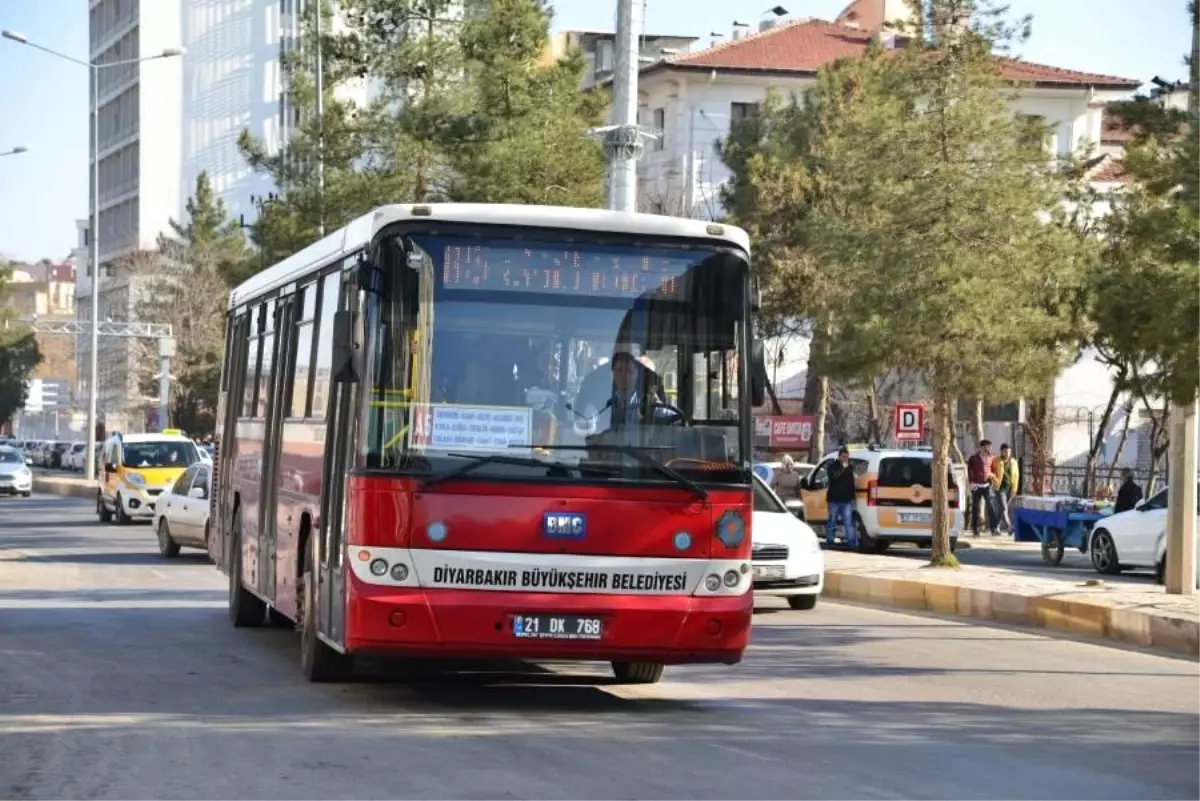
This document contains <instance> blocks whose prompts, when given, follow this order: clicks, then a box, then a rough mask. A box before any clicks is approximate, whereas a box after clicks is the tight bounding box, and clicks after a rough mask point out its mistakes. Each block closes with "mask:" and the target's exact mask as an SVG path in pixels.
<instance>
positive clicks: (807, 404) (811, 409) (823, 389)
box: [804, 322, 830, 462]
mask: <svg viewBox="0 0 1200 801" xmlns="http://www.w3.org/2000/svg"><path fill="white" fill-rule="evenodd" d="M829 336H830V332H829V323H828V322H825V323H822V324H819V325H817V326H816V327H814V328H813V339H812V343H811V345H810V346H809V356H808V375H807V376H805V381H804V412H805V414H810V415H812V416H813V418H814V420H813V438H812V447H811V448H810V449H809V461H812V462H816V461H817V460H818V459H820V458H821V456H822V455H823V453H824V450H825V418H826V417H827V416H828V414H829V377H828V376H826V375H824V370H825V360H824V359H822V358H819V357H818V358H813V357H814V355H818V354H819V355H821V356H825V355H828V353H829Z"/></svg>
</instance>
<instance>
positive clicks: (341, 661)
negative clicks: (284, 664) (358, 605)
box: [300, 537, 354, 682]
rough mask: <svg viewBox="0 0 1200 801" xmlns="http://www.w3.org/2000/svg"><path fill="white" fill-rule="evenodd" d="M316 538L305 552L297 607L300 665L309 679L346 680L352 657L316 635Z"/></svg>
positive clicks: (321, 680)
mask: <svg viewBox="0 0 1200 801" xmlns="http://www.w3.org/2000/svg"><path fill="white" fill-rule="evenodd" d="M319 542H320V540H319V539H318V538H316V537H313V538H312V539H311V545H310V547H309V548H308V549H307V550H306V551H305V554H304V574H303V575H304V578H303V587H302V588H301V597H302V601H301V607H300V618H301V621H302V622H301V626H300V669H301V670H303V671H304V675H305V676H306V677H307V678H308V680H309V681H313V682H338V681H345V680H346V679H348V678H350V675H351V674H352V673H353V672H354V657H352V656H350V655H349V654H343V653H339V652H337V651H335V650H334V649H332V648H330V647H329V645H327V644H326V643H325V642H323V641H322V640H321V638H320V637H318V636H317V573H316V568H315V567H314V566H315V564H316V559H315V558H314V554H313V549H314V548H316V546H317V544H318V543H319Z"/></svg>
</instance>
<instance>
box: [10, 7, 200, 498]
mask: <svg viewBox="0 0 1200 801" xmlns="http://www.w3.org/2000/svg"><path fill="white" fill-rule="evenodd" d="M0 36H3V37H4V38H5V39H8V40H10V41H13V42H16V43H17V44H23V45H25V46H26V47H32V48H33V49H35V50H41V51H42V52H43V53H48V54H50V55H52V56H54V57H56V58H61V59H63V60H64V61H70V62H71V63H72V64H79V65H80V66H83V67H87V69H88V71H89V72H90V73H91V79H92V96H91V107H92V109H91V110H92V215H91V216H92V219H91V231H90V233H89V238H90V240H91V246H92V247H91V268H92V269H91V274H92V275H91V278H92V280H91V292H92V298H91V300H92V302H91V317H92V319H91V323H92V324H91V326H90V330H91V353H90V354H88V415H87V450H86V451H85V452H84V453H86V454H87V455H86V457H85V459H84V468H83V469H84V478H85V479H86V480H88V481H92V480H94V479H95V478H96V460H95V458H94V455H95V452H96V417H97V413H96V412H97V410H96V403H97V399H98V397H99V393H100V388H99V386H98V381H99V376H98V372H99V369H98V368H99V350H100V328H99V325H98V323H99V321H100V70H102V69H109V68H111V67H124V66H127V65H129V64H138V63H141V62H143V61H154V60H156V59H160V58H175V57H177V56H182V55H183V54H184V50H183V48H181V47H170V48H167V49H165V50H163V51H162V52H161V53H158V54H156V55H153V56H145V57H143V58H130V59H125V60H123V61H110V62H107V63H105V64H100V63H97V62H95V61H91V60H89V61H84V60H82V59H78V58H75V57H74V56H69V55H67V54H66V53H60V52H58V51H57V50H52V49H51V48H49V47H44V46H42V45H40V44H37V43H36V42H31V41H29V39H28V38H27V37H26V36H25V35H24V34H22V33H18V32H16V31H7V30H6V31H0Z"/></svg>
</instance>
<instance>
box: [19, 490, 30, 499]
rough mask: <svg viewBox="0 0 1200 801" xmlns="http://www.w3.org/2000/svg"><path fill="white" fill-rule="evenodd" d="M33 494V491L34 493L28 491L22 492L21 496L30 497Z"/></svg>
mask: <svg viewBox="0 0 1200 801" xmlns="http://www.w3.org/2000/svg"><path fill="white" fill-rule="evenodd" d="M31 495H33V493H32V492H28V491H26V492H22V493H21V497H22V498H28V497H29V496H31Z"/></svg>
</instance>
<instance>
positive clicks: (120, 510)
mask: <svg viewBox="0 0 1200 801" xmlns="http://www.w3.org/2000/svg"><path fill="white" fill-rule="evenodd" d="M116 507H117V525H118V526H127V525H129V524H130V523H132V522H133V518H132V517H130V516H129V515H127V514H125V501H123V500H121V496H120V495H117V501H116Z"/></svg>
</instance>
